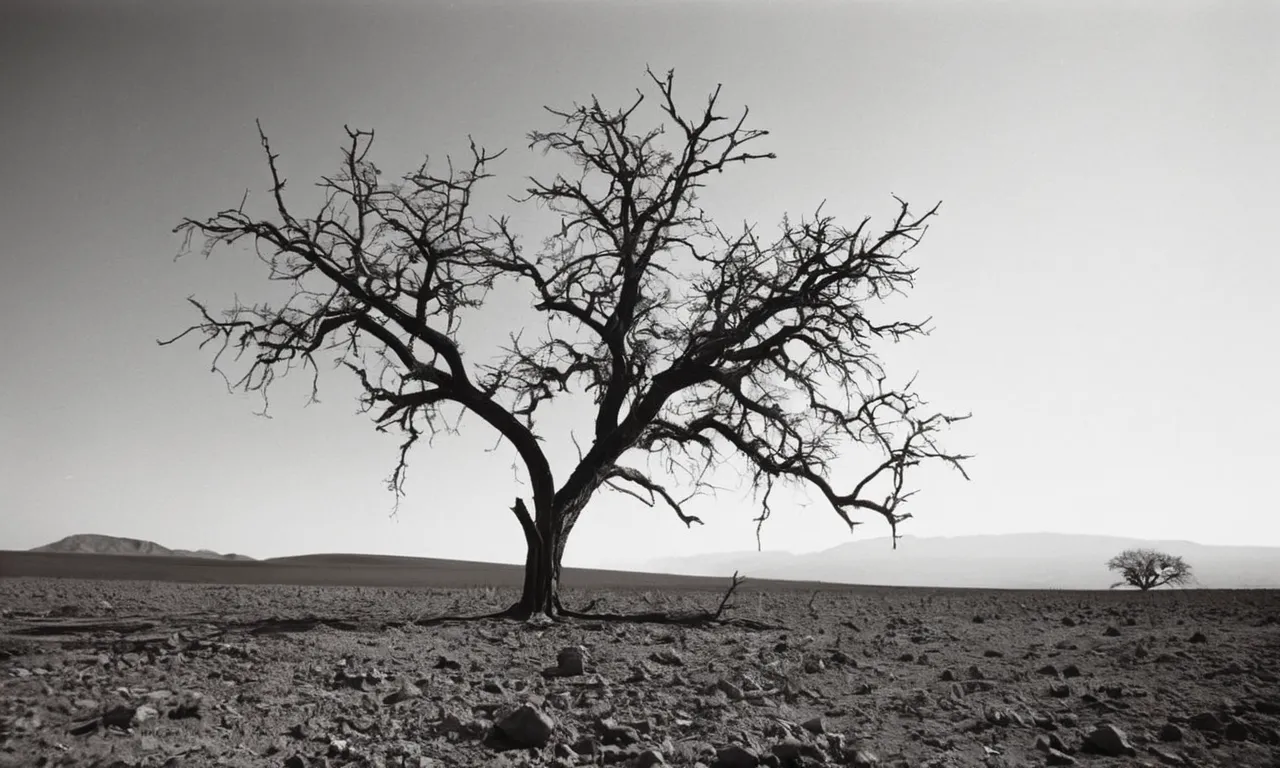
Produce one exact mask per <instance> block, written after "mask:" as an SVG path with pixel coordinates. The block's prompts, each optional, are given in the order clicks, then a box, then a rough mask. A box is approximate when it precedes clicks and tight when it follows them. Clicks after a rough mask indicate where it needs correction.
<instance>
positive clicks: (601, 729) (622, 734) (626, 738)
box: [596, 720, 640, 747]
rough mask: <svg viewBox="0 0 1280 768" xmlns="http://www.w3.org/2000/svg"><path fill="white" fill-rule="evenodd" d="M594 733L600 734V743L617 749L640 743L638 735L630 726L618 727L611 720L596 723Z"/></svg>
mask: <svg viewBox="0 0 1280 768" xmlns="http://www.w3.org/2000/svg"><path fill="white" fill-rule="evenodd" d="M596 731H597V732H598V733H599V734H600V741H601V743H603V744H605V745H606V746H607V745H614V746H619V747H629V746H631V745H632V744H635V743H636V742H638V741H640V733H639V732H638V731H637V730H636V729H635V728H632V727H631V726H627V725H618V724H617V723H615V722H614V721H612V720H600V721H599V722H597V723H596Z"/></svg>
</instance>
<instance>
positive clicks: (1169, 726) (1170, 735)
mask: <svg viewBox="0 0 1280 768" xmlns="http://www.w3.org/2000/svg"><path fill="white" fill-rule="evenodd" d="M1157 738H1159V739H1160V740H1161V741H1182V729H1181V728H1179V727H1178V726H1176V725H1174V724H1173V723H1165V724H1164V725H1163V726H1161V727H1160V733H1159V734H1157Z"/></svg>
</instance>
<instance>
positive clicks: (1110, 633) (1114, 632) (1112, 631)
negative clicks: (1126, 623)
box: [1102, 626, 1120, 637]
mask: <svg viewBox="0 0 1280 768" xmlns="http://www.w3.org/2000/svg"><path fill="white" fill-rule="evenodd" d="M1102 634H1103V635H1105V636H1107V637H1119V636H1120V629H1119V628H1118V627H1115V626H1109V627H1107V628H1106V629H1105V630H1103V632H1102Z"/></svg>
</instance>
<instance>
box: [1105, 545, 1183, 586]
mask: <svg viewBox="0 0 1280 768" xmlns="http://www.w3.org/2000/svg"><path fill="white" fill-rule="evenodd" d="M1107 569H1108V570H1112V571H1116V572H1117V573H1119V574H1120V575H1121V577H1122V579H1121V581H1117V582H1116V583H1115V584H1112V585H1111V588H1112V589H1115V588H1116V587H1123V586H1125V585H1126V584H1127V585H1129V586H1131V587H1137V588H1138V589H1140V590H1142V591H1143V592H1146V591H1147V590H1149V589H1155V588H1156V587H1161V586H1164V585H1165V584H1187V583H1190V582H1191V581H1192V580H1193V577H1192V575H1191V566H1190V565H1187V563H1185V562H1184V561H1183V559H1182V558H1181V557H1179V556H1177V555H1167V554H1165V553H1164V552H1157V551H1156V550H1154V549H1126V550H1125V551H1123V552H1121V553H1120V554H1118V555H1116V556H1115V557H1113V558H1111V559H1110V560H1109V561H1107Z"/></svg>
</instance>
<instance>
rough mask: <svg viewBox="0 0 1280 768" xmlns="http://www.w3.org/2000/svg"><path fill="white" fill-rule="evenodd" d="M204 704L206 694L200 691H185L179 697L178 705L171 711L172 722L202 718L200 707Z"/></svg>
mask: <svg viewBox="0 0 1280 768" xmlns="http://www.w3.org/2000/svg"><path fill="white" fill-rule="evenodd" d="M203 702H204V694H203V693H200V692H198V691H183V692H182V693H181V694H180V695H179V696H178V703H177V705H176V706H174V707H173V709H170V710H169V719H170V720H185V719H188V718H193V717H200V706H201V704H202V703H203Z"/></svg>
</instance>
